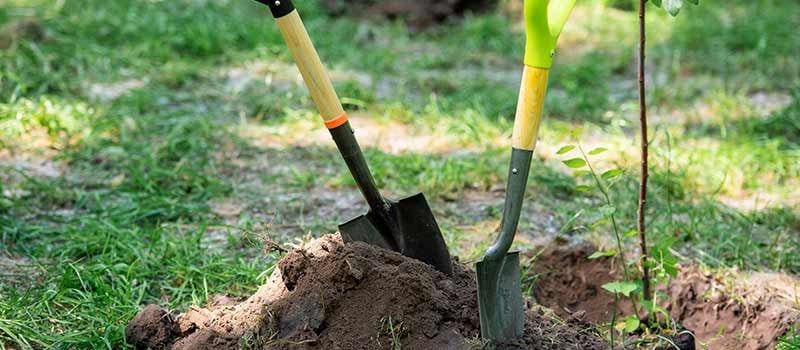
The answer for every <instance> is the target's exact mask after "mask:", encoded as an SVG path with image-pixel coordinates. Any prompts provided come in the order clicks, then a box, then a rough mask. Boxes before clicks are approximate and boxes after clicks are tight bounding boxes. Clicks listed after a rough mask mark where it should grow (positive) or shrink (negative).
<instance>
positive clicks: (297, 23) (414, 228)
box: [256, 0, 452, 275]
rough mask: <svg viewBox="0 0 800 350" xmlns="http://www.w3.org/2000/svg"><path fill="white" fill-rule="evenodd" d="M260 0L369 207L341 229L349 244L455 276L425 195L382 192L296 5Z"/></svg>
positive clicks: (279, 0)
mask: <svg viewBox="0 0 800 350" xmlns="http://www.w3.org/2000/svg"><path fill="white" fill-rule="evenodd" d="M256 1H258V2H260V3H263V4H265V5H267V6H269V8H270V10H271V12H272V15H273V17H275V21H276V22H277V24H278V28H279V29H280V31H281V34H282V35H283V38H284V40H285V41H286V44H287V45H288V46H289V50H290V51H291V52H292V56H294V59H295V62H296V63H297V68H298V69H299V70H300V74H301V75H302V76H303V80H304V81H305V83H306V86H307V87H308V90H309V92H310V94H311V98H312V99H313V100H314V104H315V105H316V106H317V109H318V110H319V113H320V115H321V116H322V119H323V120H324V122H325V126H326V127H327V128H328V130H329V131H330V133H331V136H332V137H333V141H334V142H335V143H336V147H337V148H338V149H339V153H341V155H342V157H343V158H344V161H345V163H346V164H347V168H348V169H349V170H350V174H352V176H353V178H354V179H355V181H356V184H357V185H358V188H359V189H360V190H361V194H362V195H363V196H364V199H366V201H367V204H369V211H368V212H367V214H365V215H361V216H358V217H356V218H354V219H352V220H350V221H348V222H346V223H344V224H341V225H339V232H341V234H342V238H343V239H344V241H345V242H352V241H362V242H366V243H369V244H373V245H376V246H379V247H382V248H385V249H389V250H394V251H397V252H400V253H401V254H403V255H405V256H408V257H411V258H415V259H418V260H421V261H423V262H425V263H428V264H430V265H432V266H433V267H435V268H436V269H437V270H439V271H441V272H443V273H445V274H448V275H449V274H451V272H452V266H451V262H450V253H449V252H448V251H447V245H446V244H445V242H444V238H442V233H441V232H440V231H439V225H438V224H437V223H436V219H435V218H434V217H433V213H432V212H431V208H430V207H429V206H428V202H427V201H426V200H425V196H423V195H422V193H417V194H415V195H412V196H410V197H407V198H403V199H400V200H399V201H391V200H388V199H386V198H383V196H381V193H380V191H378V188H377V186H376V185H375V181H374V180H373V178H372V174H371V173H370V170H369V167H367V163H366V161H365V160H364V155H363V154H362V153H361V148H360V147H359V146H358V141H356V137H355V134H354V132H353V129H352V128H351V127H350V122H348V120H347V114H346V113H345V112H344V109H343V108H342V104H341V102H339V97H338V96H336V92H335V91H334V89H333V84H332V83H331V80H330V78H329V77H328V74H327V73H326V72H325V68H323V66H322V63H321V62H320V59H319V55H317V51H316V49H314V45H313V44H312V43H311V38H309V36H308V32H306V29H305V27H304V26H303V22H302V20H301V19H300V15H299V14H298V13H297V10H295V8H294V5H292V2H291V1H290V0H256Z"/></svg>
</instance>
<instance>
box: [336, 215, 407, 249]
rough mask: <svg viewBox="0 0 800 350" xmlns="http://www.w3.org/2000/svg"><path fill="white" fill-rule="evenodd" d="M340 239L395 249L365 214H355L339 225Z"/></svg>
mask: <svg viewBox="0 0 800 350" xmlns="http://www.w3.org/2000/svg"><path fill="white" fill-rule="evenodd" d="M339 233H340V234H341V235H342V240H343V241H344V242H345V243H347V242H354V241H358V242H364V243H367V244H371V245H374V246H378V247H381V248H383V249H386V250H396V249H395V248H394V247H392V245H391V244H389V242H387V241H386V239H384V238H383V235H381V232H380V231H379V230H378V228H377V227H376V226H375V224H374V223H373V222H372V221H371V220H370V219H369V218H368V217H367V215H361V216H357V217H355V218H353V219H351V220H350V221H347V222H345V223H343V224H341V225H339Z"/></svg>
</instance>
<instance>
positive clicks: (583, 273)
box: [533, 245, 800, 350]
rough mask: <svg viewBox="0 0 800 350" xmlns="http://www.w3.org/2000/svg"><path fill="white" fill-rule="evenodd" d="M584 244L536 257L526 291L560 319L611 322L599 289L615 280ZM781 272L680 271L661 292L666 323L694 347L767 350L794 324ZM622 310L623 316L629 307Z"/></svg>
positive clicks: (607, 299) (608, 303) (798, 316)
mask: <svg viewBox="0 0 800 350" xmlns="http://www.w3.org/2000/svg"><path fill="white" fill-rule="evenodd" d="M593 251H594V249H592V247H590V246H587V245H579V246H552V247H548V248H547V249H545V250H544V251H543V252H542V253H541V254H540V255H539V257H538V258H537V261H536V262H535V265H534V270H535V271H536V272H537V273H539V274H540V275H539V279H538V282H537V283H536V285H535V287H534V289H533V294H534V297H535V299H536V301H537V302H539V303H540V304H542V305H544V306H547V307H550V308H552V309H553V310H554V311H555V313H556V314H557V315H559V316H560V317H562V318H565V319H573V320H585V321H586V322H588V323H590V324H602V323H608V322H609V321H610V320H611V310H612V308H613V296H612V295H611V294H609V293H607V292H605V291H603V289H602V287H601V286H602V285H603V284H605V283H607V282H610V281H612V280H614V279H616V278H617V276H619V275H621V273H619V271H615V270H613V269H612V268H611V261H610V259H598V260H589V259H588V256H589V255H591V253H593ZM797 284H798V281H797V280H796V279H793V278H791V277H789V276H786V275H781V274H767V273H753V274H744V273H737V272H730V273H729V275H727V276H721V275H719V274H712V273H708V272H704V271H702V270H701V269H700V268H698V267H696V266H686V267H681V269H680V272H679V274H678V277H677V278H675V279H674V280H673V281H672V282H671V283H670V284H669V286H668V287H666V288H662V291H663V292H665V293H666V294H667V295H668V296H669V298H668V300H669V302H668V303H665V304H666V305H665V306H666V308H667V310H668V311H669V312H670V316H671V318H672V319H673V320H674V321H675V322H677V323H679V324H681V325H682V326H683V327H685V328H686V329H688V330H690V331H691V332H692V333H693V334H694V335H695V337H696V340H697V341H696V344H697V348H698V349H701V348H704V347H703V345H705V346H707V349H709V350H717V349H719V350H729V349H738V350H756V349H758V350H760V349H768V348H773V347H774V346H775V344H776V343H777V340H778V338H779V337H780V336H781V335H783V334H785V333H786V332H787V331H788V330H789V329H790V328H791V326H792V325H793V324H795V323H797V322H798V321H800V311H798V310H797V309H796V308H795V307H794V306H793V305H792V302H793V301H792V300H794V299H793V297H795V298H796V297H797V294H796V293H797V291H796V290H795V291H794V295H793V296H792V289H793V286H796V285H797ZM623 308H624V310H621V311H620V312H622V313H627V314H630V313H632V311H631V310H630V305H629V304H628V305H625V306H623Z"/></svg>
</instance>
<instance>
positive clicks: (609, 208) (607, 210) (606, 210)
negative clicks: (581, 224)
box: [597, 205, 617, 217]
mask: <svg viewBox="0 0 800 350" xmlns="http://www.w3.org/2000/svg"><path fill="white" fill-rule="evenodd" d="M597 210H598V211H600V214H603V216H605V217H609V216H611V215H614V213H616V212H617V207H615V206H613V205H604V206H602V207H600V208H598V209H597Z"/></svg>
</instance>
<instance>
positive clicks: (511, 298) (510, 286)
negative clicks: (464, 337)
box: [476, 252, 525, 342]
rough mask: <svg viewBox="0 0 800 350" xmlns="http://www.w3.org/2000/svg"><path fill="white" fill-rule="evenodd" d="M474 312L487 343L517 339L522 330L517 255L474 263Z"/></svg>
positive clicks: (522, 306) (523, 317)
mask: <svg viewBox="0 0 800 350" xmlns="http://www.w3.org/2000/svg"><path fill="white" fill-rule="evenodd" d="M476 270H477V277H478V308H479V311H480V318H481V337H482V338H483V339H488V340H489V341H490V342H497V341H507V340H512V339H517V338H519V337H521V336H522V335H523V332H524V327H525V305H524V304H523V301H522V286H521V280H520V268H519V252H510V253H507V254H506V256H505V257H504V258H503V259H499V260H485V259H481V260H479V261H478V263H477V266H476Z"/></svg>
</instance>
